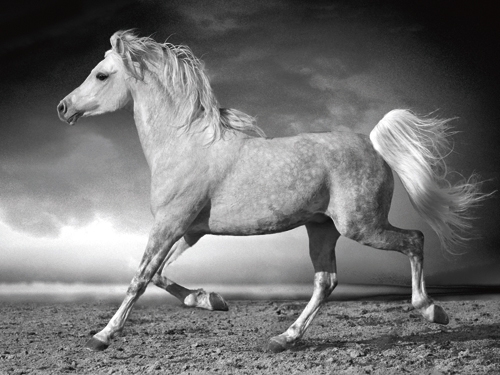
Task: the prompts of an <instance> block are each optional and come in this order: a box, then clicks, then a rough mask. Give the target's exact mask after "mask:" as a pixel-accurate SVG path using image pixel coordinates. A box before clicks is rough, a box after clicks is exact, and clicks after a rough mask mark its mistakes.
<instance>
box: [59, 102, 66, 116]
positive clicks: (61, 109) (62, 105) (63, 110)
mask: <svg viewBox="0 0 500 375" xmlns="http://www.w3.org/2000/svg"><path fill="white" fill-rule="evenodd" d="M66 110H67V107H66V104H65V103H64V102H61V103H59V105H58V106H57V111H58V112H59V113H61V114H63V115H64V114H65V113H66Z"/></svg>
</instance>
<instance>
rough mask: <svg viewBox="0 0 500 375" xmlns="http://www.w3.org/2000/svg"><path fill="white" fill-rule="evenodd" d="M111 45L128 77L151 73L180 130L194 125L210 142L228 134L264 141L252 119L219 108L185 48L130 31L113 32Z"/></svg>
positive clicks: (202, 72)
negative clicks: (170, 102)
mask: <svg viewBox="0 0 500 375" xmlns="http://www.w3.org/2000/svg"><path fill="white" fill-rule="evenodd" d="M111 45H112V47H113V50H114V51H115V52H117V53H118V54H119V55H120V56H121V57H122V60H123V63H124V65H125V67H126V69H127V71H128V72H129V74H130V75H131V76H132V77H134V78H136V79H138V80H141V81H142V80H144V75H145V74H146V72H149V73H151V76H152V77H153V78H154V79H155V80H157V81H158V82H159V83H160V85H161V86H162V87H163V88H164V89H165V90H166V91H167V93H168V94H169V96H170V97H171V99H172V100H174V101H176V103H177V108H178V111H177V117H178V118H179V122H180V126H182V127H185V128H186V130H190V129H191V128H192V125H193V124H195V123H196V124H197V127H198V128H200V129H202V130H208V129H209V130H210V131H211V134H212V136H211V142H214V141H216V140H218V139H221V138H224V135H225V134H226V133H227V132H228V131H239V132H244V133H250V134H253V135H257V136H260V137H264V138H265V134H264V131H263V130H262V129H260V128H259V127H258V126H257V125H256V121H255V118H254V117H252V116H249V115H247V114H245V113H243V112H241V111H238V110H235V109H228V108H220V107H219V103H218V101H217V99H216V97H215V95H214V93H213V90H212V87H211V85H210V82H209V80H208V77H207V75H206V73H205V70H204V64H203V62H202V61H201V60H200V59H198V58H197V57H196V56H194V55H193V52H192V51H191V49H190V48H189V47H187V46H183V45H174V44H171V43H167V42H165V43H158V42H156V41H155V40H153V39H152V38H149V37H138V36H137V35H135V34H134V32H133V31H131V30H126V31H118V32H116V33H115V34H114V35H113V36H112V37H111Z"/></svg>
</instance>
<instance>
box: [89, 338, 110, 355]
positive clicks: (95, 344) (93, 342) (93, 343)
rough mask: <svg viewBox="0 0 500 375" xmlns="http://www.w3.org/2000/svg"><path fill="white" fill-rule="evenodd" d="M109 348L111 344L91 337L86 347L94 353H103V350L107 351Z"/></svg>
mask: <svg viewBox="0 0 500 375" xmlns="http://www.w3.org/2000/svg"><path fill="white" fill-rule="evenodd" d="M108 346H109V344H106V343H105V342H104V341H101V340H99V339H96V338H95V337H91V338H90V340H89V341H87V343H86V344H85V347H86V348H87V349H88V350H91V351H93V352H102V351H103V350H106V349H107V348H108Z"/></svg>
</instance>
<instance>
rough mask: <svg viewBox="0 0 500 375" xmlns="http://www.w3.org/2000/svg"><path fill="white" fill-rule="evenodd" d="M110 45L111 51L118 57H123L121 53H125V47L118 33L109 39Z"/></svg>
mask: <svg viewBox="0 0 500 375" xmlns="http://www.w3.org/2000/svg"><path fill="white" fill-rule="evenodd" d="M109 41H110V43H111V47H112V48H113V51H115V52H116V53H118V54H119V55H120V56H121V55H123V52H124V51H125V47H124V46H123V40H122V38H121V35H120V32H119V31H118V32H116V33H114V34H113V35H112V36H111V38H110V40H109Z"/></svg>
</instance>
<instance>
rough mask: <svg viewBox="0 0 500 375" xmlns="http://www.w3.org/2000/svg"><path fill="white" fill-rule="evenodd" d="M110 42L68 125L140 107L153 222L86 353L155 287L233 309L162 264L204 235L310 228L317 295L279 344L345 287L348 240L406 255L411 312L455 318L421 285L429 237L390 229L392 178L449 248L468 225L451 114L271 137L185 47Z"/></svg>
mask: <svg viewBox="0 0 500 375" xmlns="http://www.w3.org/2000/svg"><path fill="white" fill-rule="evenodd" d="M111 46H112V49H111V50H109V51H107V52H106V54H105V58H104V60H103V61H101V62H100V63H99V64H98V65H97V66H96V67H95V68H94V69H93V70H92V72H91V73H90V75H89V76H88V78H87V79H86V80H85V81H84V82H83V83H82V85H81V86H80V87H78V88H77V89H75V90H74V91H73V92H72V93H70V94H69V95H68V96H66V97H65V98H64V99H63V100H62V101H61V102H60V103H59V105H58V107H57V110H58V113H59V117H60V118H61V120H63V121H66V122H68V123H69V124H70V125H73V124H74V123H75V122H76V121H77V120H78V118H80V117H85V116H92V115H97V114H102V113H106V112H111V111H115V110H118V109H120V108H123V107H126V106H129V107H132V108H133V113H134V119H135V123H136V126H137V130H138V133H139V138H140V141H141V145H142V148H143V151H144V154H145V156H146V159H147V162H148V164H149V167H150V169H151V211H152V213H153V216H154V225H153V228H152V230H151V233H150V236H149V241H148V244H147V247H146V250H145V253H144V255H143V258H142V261H141V263H140V266H139V269H138V271H137V273H136V274H135V276H134V277H133V279H132V281H131V284H130V286H129V288H128V290H127V294H126V297H125V299H124V301H123V303H122V304H121V306H120V307H119V309H118V310H117V312H116V313H115V315H114V316H113V317H112V318H111V320H110V321H109V323H108V324H107V326H106V327H105V328H104V329H103V330H101V331H100V332H98V333H96V334H95V335H94V336H93V337H92V338H91V339H90V340H89V341H88V343H87V347H88V348H89V349H91V350H104V349H106V348H107V347H108V346H109V344H110V341H111V339H112V337H113V336H114V335H115V334H117V333H118V332H120V331H121V330H122V329H123V326H124V323H125V321H126V319H127V317H128V315H129V314H130V311H131V309H132V307H133V305H134V303H135V302H136V301H137V299H138V298H139V296H140V295H141V294H142V293H143V292H144V290H145V289H146V286H147V285H148V283H149V282H150V281H153V283H154V284H156V285H157V286H159V287H161V288H164V289H165V290H166V291H168V292H170V293H172V294H173V295H174V296H176V297H177V298H179V299H180V300H181V301H183V302H184V303H185V304H186V305H188V306H196V307H201V308H206V309H211V310H227V305H226V302H225V301H224V299H223V298H222V297H221V296H220V295H219V294H217V293H207V292H205V291H204V290H202V289H199V290H189V289H186V288H184V287H182V286H180V285H178V284H176V283H174V282H173V281H171V280H169V279H167V278H166V277H164V276H162V271H163V269H164V267H165V266H166V265H168V264H169V263H171V262H172V261H173V260H174V259H175V258H176V257H178V256H179V255H180V254H181V253H182V252H184V251H185V250H186V249H188V248H189V247H190V246H193V245H194V244H195V243H196V242H197V241H198V240H199V239H200V238H201V237H202V236H204V235H205V234H219V235H239V236H246V235H257V234H267V233H276V232H282V231H286V230H289V229H292V228H296V227H298V226H301V225H305V226H306V229H307V233H308V235H309V251H310V256H311V260H312V263H313V266H314V270H315V275H314V292H313V295H312V298H311V300H310V301H309V303H308V304H307V306H306V307H305V309H304V311H303V312H302V313H301V315H300V316H299V318H298V319H297V320H296V321H295V322H294V323H293V324H292V325H291V326H290V327H289V328H288V329H287V330H286V331H285V332H284V333H282V334H280V335H277V336H275V337H272V338H271V339H270V342H269V349H270V350H272V351H281V350H284V349H286V348H289V347H290V346H291V345H293V344H294V343H295V342H296V341H297V340H298V339H300V338H301V337H302V336H303V334H304V332H305V331H306V329H307V327H308V326H309V324H310V323H311V321H312V320H313V318H314V316H315V314H316V313H317V312H318V310H319V308H320V306H321V304H322V303H323V302H324V301H325V299H326V298H327V297H328V296H329V295H330V293H331V292H332V291H333V289H334V288H335V286H336V285H337V271H336V264H335V244H336V242H337V239H338V238H339V237H340V235H343V236H345V237H347V238H350V239H353V240H355V241H358V242H359V243H362V244H364V245H369V246H372V247H374V248H377V249H383V250H395V251H399V252H401V253H403V254H406V255H407V256H408V257H409V259H410V263H411V275H412V299H411V302H412V305H413V306H414V307H415V309H417V310H418V311H420V313H421V314H422V315H423V316H424V318H426V319H427V320H429V321H431V322H435V323H440V324H447V323H448V317H447V315H446V313H445V312H444V310H443V309H442V308H441V307H440V306H438V305H436V304H434V302H433V301H432V299H431V298H429V297H428V295H427V293H426V290H425V286H424V280H423V275H422V262H423V246H424V237H423V234H422V233H421V232H420V231H418V230H405V229H400V228H396V227H394V226H392V225H391V224H389V222H388V213H389V206H390V203H391V198H392V193H393V174H392V170H394V171H396V172H397V173H398V175H399V177H400V178H401V180H402V182H403V184H404V186H405V188H406V190H407V192H408V194H409V196H410V199H411V202H412V203H413V206H414V207H415V209H416V210H417V211H418V212H419V213H420V215H421V216H422V217H423V218H424V219H425V220H426V221H427V222H428V223H429V224H430V225H431V227H432V228H433V229H434V230H435V231H436V233H437V234H438V236H439V238H440V239H441V241H442V243H443V244H444V246H445V247H446V246H448V245H449V244H453V243H454V242H457V241H460V240H461V239H462V237H461V235H460V232H461V230H463V229H468V228H469V221H468V219H469V218H468V216H467V214H466V210H467V209H468V208H469V207H470V206H471V205H474V204H475V203H477V202H478V201H479V200H480V199H481V198H482V197H483V196H482V195H481V194H480V193H478V192H477V186H476V184H475V183H472V182H470V181H464V182H461V183H459V184H456V185H451V184H449V183H448V182H446V179H445V177H446V166H445V164H444V161H443V158H444V156H446V154H447V151H446V147H447V146H448V143H447V141H446V137H447V135H448V133H447V128H448V126H447V125H446V123H447V121H446V120H438V119H434V118H428V117H426V118H419V117H417V116H416V115H415V114H413V113H412V112H410V111H407V110H393V111H391V112H389V113H388V114H386V115H385V116H384V118H383V119H382V120H380V122H379V123H378V124H377V126H376V127H375V128H374V129H373V131H372V132H371V134H370V137H369V138H368V137H366V136H364V135H360V134H355V133H350V132H325V133H316V134H301V135H297V136H293V137H286V138H274V139H266V138H265V136H264V133H263V132H262V130H260V129H259V128H258V127H257V126H256V125H255V121H254V119H253V118H252V117H250V116H248V115H246V114H244V113H242V112H239V111H237V110H234V109H223V108H219V105H218V102H217V100H216V98H215V97H214V95H213V92H212V89H211V87H210V84H209V82H208V79H207V76H206V75H205V73H204V71H203V66H202V63H201V62H200V60H198V59H197V58H196V57H194V56H193V54H192V52H191V51H190V50H189V49H188V48H187V47H184V46H174V45H172V44H169V43H164V44H161V43H157V42H155V41H154V40H152V39H150V38H140V37H137V36H136V35H134V34H133V33H132V32H130V31H120V32H117V33H115V34H114V35H113V36H112V37H111ZM248 133H254V134H253V135H252V136H251V135H249V134H248ZM391 169H392V170H391ZM215 271H216V270H215Z"/></svg>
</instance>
